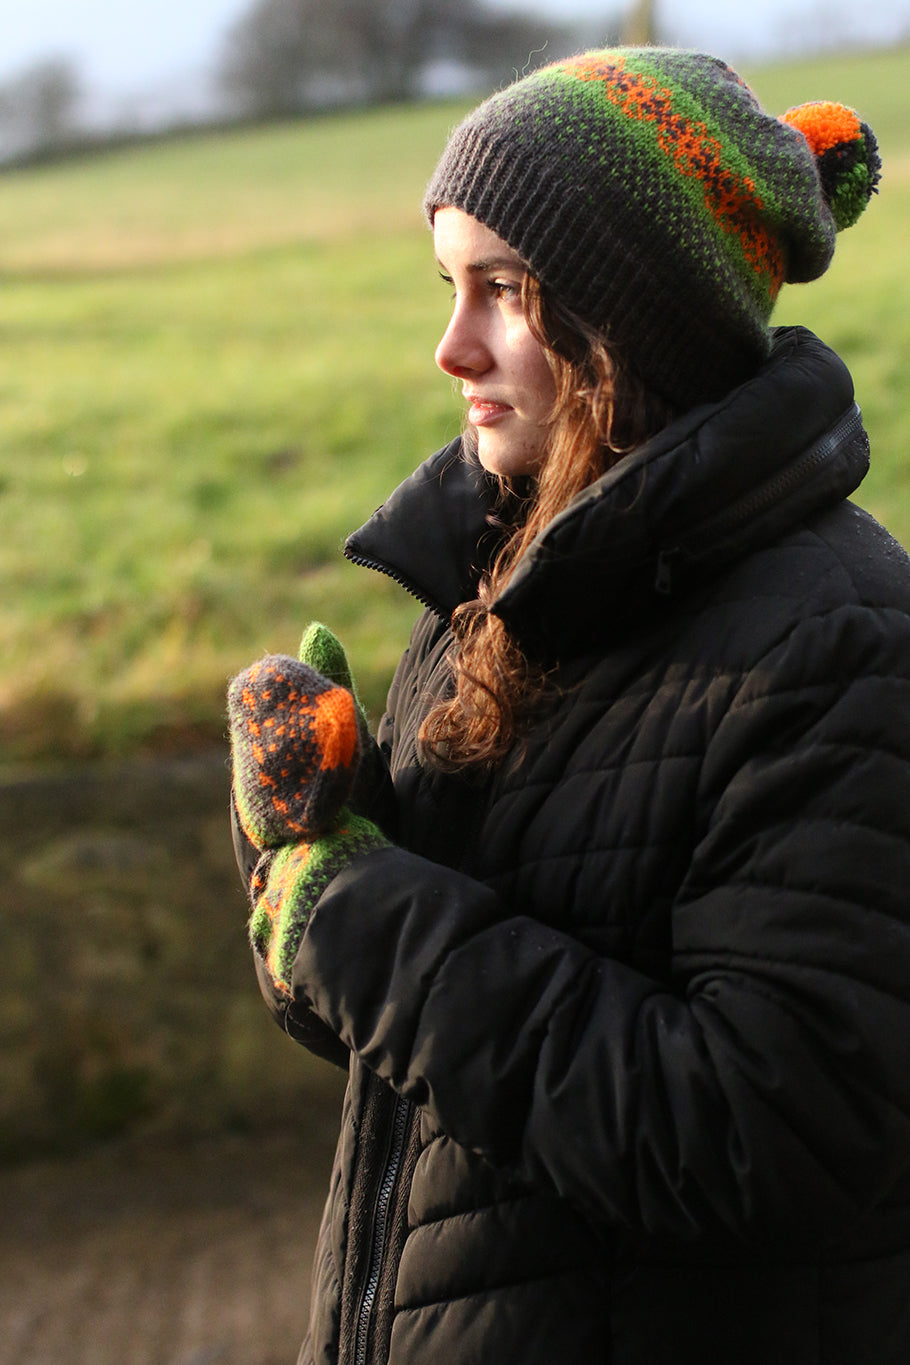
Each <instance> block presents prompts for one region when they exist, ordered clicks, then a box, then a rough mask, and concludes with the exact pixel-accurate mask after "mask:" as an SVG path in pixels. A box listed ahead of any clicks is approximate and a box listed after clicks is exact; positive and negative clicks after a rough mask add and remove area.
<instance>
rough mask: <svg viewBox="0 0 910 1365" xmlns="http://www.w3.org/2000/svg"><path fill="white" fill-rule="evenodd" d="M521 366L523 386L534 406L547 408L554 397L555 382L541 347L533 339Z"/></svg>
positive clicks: (542, 408)
mask: <svg viewBox="0 0 910 1365" xmlns="http://www.w3.org/2000/svg"><path fill="white" fill-rule="evenodd" d="M521 368H522V377H523V383H524V386H525V388H526V389H527V391H528V395H529V397H531V398H532V399H533V402H534V406H535V408H536V409H539V410H540V411H544V410H546V409H548V408H549V407H550V406H551V405H552V403H553V400H554V398H555V397H556V383H555V380H554V379H553V372H552V371H551V369H550V367H549V365H548V364H547V359H546V356H545V354H544V352H543V350H542V348H541V347H540V345H539V344H538V342H536V341H534V340H533V339H532V344H531V345H529V346H527V348H526V350H525V354H524V356H523V358H522V367H521Z"/></svg>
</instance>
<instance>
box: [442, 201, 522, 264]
mask: <svg viewBox="0 0 910 1365" xmlns="http://www.w3.org/2000/svg"><path fill="white" fill-rule="evenodd" d="M433 242H434V244H435V247H436V256H437V258H438V259H439V261H440V262H441V263H442V264H443V265H449V266H452V265H462V266H468V267H472V268H474V269H478V270H488V269H490V267H491V266H497V267H501V266H505V265H509V266H517V267H519V269H521V270H524V269H525V264H524V261H523V260H522V259H521V257H520V256H519V255H518V252H517V251H513V250H512V248H511V247H510V246H509V244H508V242H504V241H503V239H502V238H501V237H499V236H497V234H496V233H495V232H494V231H493V230H492V228H488V227H486V226H485V225H484V224H483V223H479V222H478V221H477V219H476V218H472V217H471V215H470V214H468V213H464V212H462V210H461V209H455V208H441V209H437V210H436V213H435V215H434V217H433Z"/></svg>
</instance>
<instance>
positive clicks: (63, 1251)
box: [0, 1114, 335, 1365]
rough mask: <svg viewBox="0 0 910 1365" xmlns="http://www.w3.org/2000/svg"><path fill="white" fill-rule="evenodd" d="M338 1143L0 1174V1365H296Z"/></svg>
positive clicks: (312, 1131)
mask: <svg viewBox="0 0 910 1365" xmlns="http://www.w3.org/2000/svg"><path fill="white" fill-rule="evenodd" d="M334 1128H335V1117H334V1115H332V1114H329V1115H326V1116H325V1117H324V1118H319V1117H315V1118H311V1121H310V1122H309V1123H308V1124H307V1125H306V1134H305V1137H303V1136H299V1135H294V1134H291V1133H282V1134H279V1135H277V1136H272V1137H269V1138H260V1139H258V1140H254V1139H252V1138H217V1139H207V1140H205V1141H198V1142H195V1143H193V1144H192V1145H191V1146H179V1145H169V1146H162V1145H156V1146H154V1147H150V1146H141V1147H135V1146H133V1147H131V1146H122V1147H116V1148H107V1149H104V1150H100V1151H96V1152H94V1153H92V1154H89V1155H86V1156H81V1157H77V1158H70V1159H67V1160H61V1161H42V1162H40V1163H34V1164H29V1165H26V1166H22V1167H18V1168H13V1169H8V1170H0V1365H293V1362H294V1361H295V1360H296V1358H297V1351H298V1349H299V1346H300V1341H301V1339H302V1336H303V1333H304V1330H305V1324H306V1318H307V1307H308V1292H309V1273H310V1260H311V1256H312V1247H313V1242H314V1239H315V1236H316V1231H317V1228H318V1221H319V1216H320V1213H321V1206H322V1201H323V1198H324V1195H325V1190H326V1185H327V1178H328V1170H329V1166H330V1163H331V1150H332V1146H333V1142H334Z"/></svg>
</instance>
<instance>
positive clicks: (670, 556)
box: [654, 547, 679, 597]
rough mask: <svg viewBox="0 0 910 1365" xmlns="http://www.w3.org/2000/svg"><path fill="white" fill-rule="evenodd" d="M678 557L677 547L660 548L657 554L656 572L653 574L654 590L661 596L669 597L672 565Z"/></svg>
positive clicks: (671, 585)
mask: <svg viewBox="0 0 910 1365" xmlns="http://www.w3.org/2000/svg"><path fill="white" fill-rule="evenodd" d="M678 559H679V548H678V547H676V548H674V549H672V550H661V551H659V553H658V556H657V572H656V574H655V575H654V591H655V592H657V593H660V595H661V597H669V596H670V594H671V593H672V591H673V566H674V564H675V563H676V561H677V560H678Z"/></svg>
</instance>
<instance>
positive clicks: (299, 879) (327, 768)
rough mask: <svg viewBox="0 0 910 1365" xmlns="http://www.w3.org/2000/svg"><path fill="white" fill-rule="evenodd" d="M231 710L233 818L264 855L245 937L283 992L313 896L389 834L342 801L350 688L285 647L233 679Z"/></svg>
mask: <svg viewBox="0 0 910 1365" xmlns="http://www.w3.org/2000/svg"><path fill="white" fill-rule="evenodd" d="M311 630H312V628H311ZM318 630H319V632H320V637H319V638H320V643H322V644H327V643H328V640H330V641H334V644H335V646H337V652H333V651H329V652H328V653H327V654H326V659H327V661H328V662H329V665H330V666H332V667H333V671H337V653H340V658H341V659H342V660H344V653H343V651H342V650H341V646H340V644H338V642H337V641H335V640H334V636H331V632H329V631H327V630H326V629H325V627H319V628H318ZM308 634H310V632H308ZM323 636H324V637H328V640H326V639H323ZM306 644H307V636H304V646H306ZM310 653H312V651H310ZM333 659H334V660H335V663H334V664H332V660H333ZM344 662H345V666H346V660H344ZM347 678H348V681H350V674H349V673H348V675H347ZM228 717H229V720H230V728H231V755H232V760H233V796H234V804H235V806H236V809H237V817H238V820H239V822H240V826H241V828H242V830H243V832H244V834H245V835H246V837H247V838H248V839H249V841H250V842H251V843H252V844H253V845H254V847H255V848H256V849H258V850H259V851H260V853H261V855H262V856H261V857H260V859H259V862H258V863H257V865H256V869H255V871H254V873H253V876H252V880H251V883H250V898H251V901H252V904H253V913H252V916H251V919H250V938H251V940H252V943H253V946H254V948H255V949H256V950H257V951H258V952H259V953H260V954H261V956H262V957H263V958H264V959H265V961H266V963H267V965H268V968H269V971H270V974H271V976H272V979H273V980H274V981H275V983H276V985H277V986H278V987H279V988H280V989H282V990H287V989H288V986H287V982H288V979H289V975H290V969H291V966H292V964H293V960H294V957H295V955H296V952H297V948H298V946H299V943H300V938H301V935H302V934H303V931H304V929H305V928H306V925H307V922H308V920H309V917H310V914H311V912H312V909H313V906H314V905H315V903H316V901H317V900H318V899H319V896H320V895H321V894H322V892H323V891H324V890H325V888H326V886H327V885H328V884H329V882H330V881H331V880H332V878H333V877H334V876H335V875H336V874H337V873H338V872H340V871H341V869H342V868H343V867H345V866H346V865H347V864H348V863H349V862H350V861H351V860H352V859H353V858H355V857H356V856H357V855H358V854H359V853H363V852H366V851H367V850H368V849H372V848H380V847H383V846H384V845H385V844H386V843H387V842H388V841H387V840H386V838H385V836H384V835H383V834H381V833H380V831H379V830H378V829H377V827H376V826H375V825H374V824H372V823H371V822H370V821H369V820H365V819H364V818H363V817H362V816H358V815H355V814H353V813H352V812H351V810H350V809H349V808H348V806H347V802H348V799H349V797H350V794H351V790H352V787H353V785H354V780H355V777H356V774H357V766H358V762H359V759H360V753H361V728H362V726H363V724H364V721H363V717H362V712H361V711H360V707H359V705H358V703H357V701H356V699H355V697H354V694H353V691H352V690H351V687H349V686H343V685H340V684H338V683H336V682H333V681H332V680H331V679H330V678H327V677H325V676H324V675H323V674H322V673H320V672H317V671H316V669H314V668H311V667H310V666H309V664H307V663H304V662H302V661H301V660H299V659H293V658H291V657H290V655H284V654H269V655H266V657H265V658H264V659H260V660H259V661H258V663H255V664H253V665H252V666H251V667H250V668H247V669H245V670H244V671H243V672H242V673H240V674H238V676H237V677H236V678H234V679H233V681H232V682H231V684H230V687H229V689H228Z"/></svg>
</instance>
